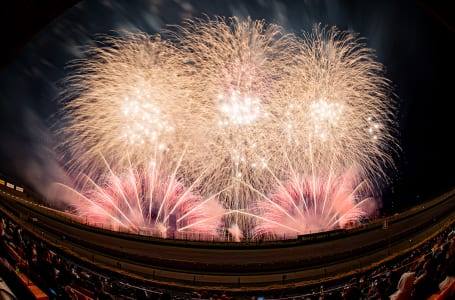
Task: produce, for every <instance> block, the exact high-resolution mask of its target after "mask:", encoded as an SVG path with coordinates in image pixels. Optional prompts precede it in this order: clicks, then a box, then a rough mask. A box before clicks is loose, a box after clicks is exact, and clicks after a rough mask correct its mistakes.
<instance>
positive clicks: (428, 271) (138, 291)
mask: <svg viewBox="0 0 455 300" xmlns="http://www.w3.org/2000/svg"><path fill="white" fill-rule="evenodd" d="M0 218H1V219H0V238H1V245H0V246H1V248H0V268H1V269H0V271H1V272H0V274H2V273H5V272H15V273H23V274H26V275H27V276H28V278H29V279H30V280H31V281H33V282H34V283H35V284H36V285H37V286H38V287H39V288H40V289H42V290H43V291H44V293H46V294H47V295H48V297H49V299H63V300H65V299H112V300H122V299H139V300H140V299H169V300H170V299H174V300H181V299H195V298H196V299H211V300H237V299H248V300H260V298H265V299H272V298H273V299H289V300H291V299H296V300H297V299H298V300H323V299H324V300H325V299H346V300H348V299H368V300H369V299H372V300H376V299H378V300H380V299H392V300H401V299H412V300H414V299H415V300H420V299H428V300H445V299H455V282H454V280H455V238H454V236H455V234H454V228H453V227H450V228H448V229H446V230H445V231H444V232H442V233H440V234H439V235H437V236H436V237H433V238H432V239H430V240H428V241H427V242H425V243H424V244H422V245H420V246H419V247H416V248H413V249H412V250H411V251H410V252H409V253H407V254H406V255H404V256H402V257H397V258H396V259H395V260H393V261H391V262H389V263H387V264H384V265H381V266H379V267H377V268H375V269H373V270H370V271H368V272H366V273H359V274H357V275H356V276H353V277H352V278H350V279H344V280H343V281H341V282H336V283H333V282H332V283H331V284H330V286H324V284H326V283H321V285H318V286H317V287H308V288H307V290H306V291H302V290H299V291H298V292H297V291H295V290H293V291H287V292H286V291H282V292H280V293H279V294H273V293H269V294H267V293H266V292H264V294H262V295H255V296H251V295H250V294H249V295H238V294H232V295H229V293H226V292H223V291H219V292H213V291H205V290H202V291H187V292H182V291H171V290H165V289H163V288H160V287H158V286H156V287H155V286H150V285H138V284H135V285H132V284H131V283H128V282H126V281H125V278H116V277H115V276H112V274H110V275H105V274H101V273H100V271H99V270H93V269H88V268H87V267H84V266H81V265H80V264H78V263H76V262H74V260H73V259H72V258H71V257H65V254H60V253H56V252H54V251H52V250H50V248H49V247H48V245H46V244H45V242H44V241H43V240H40V239H37V238H35V237H33V236H32V235H30V234H28V233H27V232H24V230H23V228H21V226H19V225H17V224H15V223H13V222H12V221H11V220H9V219H8V218H6V217H5V216H2V215H0ZM6 275H8V274H6ZM11 284H12V285H13V286H12V288H13V290H14V285H18V283H17V282H14V281H11ZM15 288H16V289H15V290H16V291H17V292H18V293H19V294H21V293H22V295H23V294H24V291H22V290H21V288H20V287H18V286H16V287H15Z"/></svg>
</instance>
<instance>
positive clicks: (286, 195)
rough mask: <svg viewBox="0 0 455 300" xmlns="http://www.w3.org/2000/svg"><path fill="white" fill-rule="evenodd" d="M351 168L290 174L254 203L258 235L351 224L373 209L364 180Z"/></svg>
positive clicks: (286, 234) (291, 233)
mask: <svg viewBox="0 0 455 300" xmlns="http://www.w3.org/2000/svg"><path fill="white" fill-rule="evenodd" d="M357 173H358V172H353V171H352V170H348V171H346V172H345V173H344V174H334V173H330V174H328V175H327V176H324V177H323V176H319V177H314V176H308V177H307V176H303V175H298V176H294V177H292V178H291V179H290V180H289V181H288V182H285V183H283V185H281V186H279V187H277V188H276V190H275V191H274V192H273V193H272V194H271V196H270V198H266V199H264V200H263V201H260V202H258V203H257V207H256V208H255V210H254V216H257V217H256V218H257V219H258V225H257V226H256V227H255V235H257V236H258V237H269V238H277V237H281V238H282V237H286V238H296V237H297V235H299V234H308V233H315V232H320V231H328V230H333V229H337V228H347V227H351V226H352V227H354V226H356V225H358V224H359V223H360V222H361V221H363V220H364V219H365V218H369V217H371V216H373V215H375V213H376V212H377V202H376V199H374V198H373V197H372V196H371V195H370V189H369V187H368V182H365V181H362V180H361V179H359V178H357V176H356V175H355V174H357Z"/></svg>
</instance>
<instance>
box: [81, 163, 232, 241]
mask: <svg viewBox="0 0 455 300" xmlns="http://www.w3.org/2000/svg"><path fill="white" fill-rule="evenodd" d="M89 182H90V185H89V186H90V188H85V189H83V191H82V192H81V193H80V194H79V195H80V197H79V199H77V203H75V205H74V206H75V207H76V213H77V214H78V215H80V216H83V217H85V218H86V221H87V222H88V223H89V224H91V225H95V226H102V227H103V228H108V229H112V230H127V231H133V232H136V233H140V234H147V235H154V236H160V237H163V238H169V237H171V238H179V237H182V236H185V234H186V233H191V235H192V236H194V235H195V234H196V235H199V236H200V237H201V236H202V237H205V238H207V237H209V238H213V237H216V236H218V233H217V230H218V229H219V226H220V224H221V218H222V216H223V214H224V209H223V208H222V207H221V206H220V205H219V204H218V202H217V201H216V200H215V199H214V198H208V199H203V198H202V197H201V196H199V195H197V194H196V193H194V192H193V191H191V188H186V187H185V186H184V185H183V184H182V183H181V182H180V181H179V180H178V179H177V178H176V177H175V176H174V175H169V176H163V175H162V172H160V171H159V170H157V169H156V168H155V167H154V166H151V167H150V168H145V169H143V170H140V171H136V170H132V169H130V170H128V171H126V172H125V173H122V174H120V175H117V174H114V173H113V172H111V173H110V174H109V175H108V176H107V177H106V178H105V179H104V180H103V181H102V182H103V183H102V184H99V185H98V184H96V183H94V182H93V181H91V180H89Z"/></svg>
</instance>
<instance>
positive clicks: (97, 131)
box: [60, 17, 398, 240]
mask: <svg viewBox="0 0 455 300" xmlns="http://www.w3.org/2000/svg"><path fill="white" fill-rule="evenodd" d="M163 36H166V37H168V39H167V40H164V38H163V39H162V38H161V37H159V36H148V35H146V34H125V35H124V36H123V37H117V38H112V37H111V38H104V39H102V41H103V45H102V46H100V47H95V48H91V49H90V50H89V51H88V52H87V53H88V58H86V59H83V60H80V61H76V62H75V64H74V70H75V71H74V72H73V73H72V74H71V75H70V76H69V77H68V78H67V80H66V89H65V92H64V95H63V96H64V97H63V101H62V104H63V109H62V112H63V115H64V120H63V126H62V127H63V128H64V130H63V131H62V132H63V133H62V137H63V139H64V142H63V143H62V144H61V147H60V150H61V152H62V153H63V154H64V155H65V156H69V157H71V159H70V160H69V162H68V163H67V167H68V169H69V170H70V172H71V173H72V174H75V175H78V174H84V175H83V176H82V177H81V179H79V181H78V183H77V185H78V187H79V189H82V190H83V192H82V195H84V197H82V199H83V200H81V201H79V202H80V204H76V206H78V207H79V211H85V212H89V211H93V213H92V214H91V218H92V219H94V220H98V219H102V220H105V221H111V222H113V224H114V225H115V226H119V227H132V228H142V227H143V226H145V227H153V228H155V227H156V226H158V227H159V226H161V225H158V224H165V223H166V220H169V219H170V218H174V217H171V216H172V215H173V214H175V213H176V211H180V210H181V209H182V208H181V206H180V204H185V206H189V207H190V208H189V210H188V211H193V208H191V207H193V206H191V205H196V206H197V207H199V206H198V205H202V204H201V203H205V204H207V205H208V207H209V208H210V209H209V208H207V209H206V212H207V213H209V212H212V211H213V212H214V214H213V216H210V215H208V214H205V215H203V217H200V219H199V220H198V221H188V224H199V223H200V224H206V222H208V223H210V224H211V225H210V226H206V227H207V228H210V229H209V230H208V231H210V232H211V233H214V232H215V230H214V228H215V227H218V228H219V227H220V226H219V222H220V221H219V218H223V222H224V224H223V225H222V226H221V227H223V228H222V229H221V230H218V232H222V233H223V234H228V235H230V236H231V237H232V238H233V239H235V240H241V239H242V238H249V237H251V235H252V234H256V235H261V236H265V235H267V234H269V235H271V236H276V235H279V233H280V232H282V233H287V234H289V236H292V235H295V234H297V233H305V232H309V231H317V230H329V229H333V228H337V227H345V226H346V224H350V223H356V220H360V219H362V218H364V217H367V216H369V215H371V214H372V212H373V211H375V205H374V203H375V202H377V201H378V199H379V197H378V195H379V194H380V192H379V191H378V187H379V185H380V183H381V182H382V181H383V180H386V179H387V176H386V171H387V170H388V169H390V168H393V161H394V155H395V152H396V150H397V149H398V147H397V141H396V138H395V132H394V128H395V124H394V109H395V107H394V103H393V101H392V98H391V88H390V83H389V81H388V80H387V79H386V78H385V77H384V76H383V66H382V65H381V64H380V63H379V62H377V61H376V60H375V57H374V51H373V50H371V49H369V48H367V47H365V45H364V44H362V41H361V40H360V39H359V38H358V37H357V35H355V34H353V33H348V32H342V31H339V30H337V29H336V28H330V29H327V28H323V27H320V26H316V27H315V29H314V31H313V32H312V33H309V34H303V36H302V37H298V36H297V35H294V34H284V33H283V29H282V28H281V27H280V26H278V25H275V24H269V25H267V24H266V23H265V22H264V21H253V20H251V19H249V18H248V19H247V20H245V21H241V20H239V19H238V18H235V17H233V18H229V19H225V18H221V17H217V18H215V19H213V20H211V19H207V20H203V19H194V20H189V21H187V22H186V23H184V24H183V25H181V26H174V27H170V29H168V30H167V31H165V32H163ZM150 164H151V165H153V166H155V167H154V168H156V169H157V170H159V176H157V175H154V174H156V170H155V169H153V170H151V169H150V168H149V167H147V166H149V165H150ZM107 166H109V167H108V168H107ZM106 174H107V175H106ZM106 178H107V179H106ZM144 182H147V183H148V182H152V183H153V184H144ZM87 184H89V186H91V188H89V190H88V191H87V190H85V189H84V187H85V186H86V185H87ZM144 186H145V187H146V191H144ZM164 190H166V191H167V192H166V193H163V191H164ZM126 195H128V196H126ZM129 195H131V196H129ZM147 195H153V199H154V200H153V201H154V202H153V203H160V201H161V203H166V204H162V205H161V204H160V207H162V209H160V210H159V211H160V214H159V216H158V215H156V216H155V215H154V213H153V212H154V208H153V207H155V206H154V205H155V204H151V203H152V202H151V201H150V199H149V198H147V197H148V196H147ZM115 199H117V200H115ZM131 199H132V200H133V201H131ZM178 199H180V200H178ZM182 199H183V200H182ZM203 199H206V200H203ZM208 199H210V200H208ZM155 200H156V201H158V202H156V201H155ZM214 201H215V202H217V203H218V204H217V205H220V207H217V206H216V205H214V204H213V202H214ZM193 202H194V204H190V203H193ZM131 203H132V204H131ZM176 203H179V205H177V204H176ZM205 204H204V205H205ZM157 205H158V204H157ZM221 206H222V209H221ZM144 207H148V209H144ZM166 207H169V208H166ZM175 207H179V208H178V209H177V208H175ZM82 208H83V209H82ZM223 209H224V210H223ZM124 211H127V212H128V213H125V212H124ZM186 214H187V213H186V212H185V210H184V211H183V212H181V215H186ZM196 215H197V216H200V215H198V214H196ZM188 216H191V217H190V218H189V219H197V218H196V217H195V215H193V214H189V215H188ZM162 218H164V219H162ZM179 218H182V217H179ZM152 220H153V221H152ZM185 222H187V221H185ZM211 222H214V223H211ZM152 223H153V224H154V225H151V224H152ZM214 224H218V225H216V226H215V225H214ZM256 225H257V227H256V228H255V226H256ZM179 226H180V227H178V228H180V230H186V229H188V230H196V231H200V230H202V229H200V228H197V226H196V225H192V226H190V227H187V225H183V223H182V224H180V225H179ZM158 231H159V230H158ZM160 232H161V235H165V234H163V231H162V230H161V231H160Z"/></svg>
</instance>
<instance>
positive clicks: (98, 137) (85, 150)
mask: <svg viewBox="0 0 455 300" xmlns="http://www.w3.org/2000/svg"><path fill="white" fill-rule="evenodd" d="M99 43H100V44H101V46H100V47H91V48H89V49H88V50H87V55H88V58H86V59H81V60H77V61H75V62H74V63H73V64H72V68H73V72H72V73H71V74H70V75H69V76H68V77H67V78H66V79H65V82H64V84H65V87H66V88H65V90H64V94H63V97H62V102H61V103H62V111H63V112H64V114H62V116H63V118H62V121H60V122H61V123H63V126H62V127H63V130H61V131H60V132H59V134H60V135H62V136H63V138H62V140H63V143H62V144H61V145H60V149H61V150H62V151H61V152H63V153H64V154H65V157H67V156H70V161H68V162H67V163H66V165H67V167H68V169H70V170H71V171H72V173H73V174H79V173H81V172H82V173H84V174H88V175H90V176H91V175H94V176H97V174H99V173H103V172H105V167H106V164H105V162H104V159H105V160H107V161H108V162H109V166H110V167H111V168H113V169H114V170H117V169H120V170H122V169H123V168H125V166H128V167H129V166H130V165H132V166H133V168H134V167H136V166H140V165H142V164H147V163H149V162H151V161H154V162H156V163H158V164H160V165H161V167H162V168H164V165H166V162H167V161H172V158H173V157H178V155H174V156H170V158H167V157H169V156H167V152H168V151H170V152H172V150H171V149H169V148H170V147H172V146H174V145H176V141H177V140H178V139H177V138H176V134H178V133H179V132H181V131H182V130H181V128H179V127H178V126H179V123H178V122H177V121H176V120H175V117H176V116H177V115H178V110H179V109H180V107H179V105H180V102H181V101H178V100H179V99H180V100H181V98H183V95H182V93H183V91H182V90H181V89H179V83H180V82H182V80H183V79H179V78H178V77H179V75H178V70H179V69H180V68H179V67H178V62H179V61H180V60H179V59H177V55H178V52H177V51H176V50H175V47H173V46H172V45H171V44H170V43H168V42H166V41H163V40H161V39H160V38H159V36H153V37H151V36H149V35H146V34H143V33H140V34H133V33H126V34H124V36H122V37H103V38H101V39H100V40H99ZM68 153H70V155H68ZM101 158H104V159H101Z"/></svg>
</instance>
